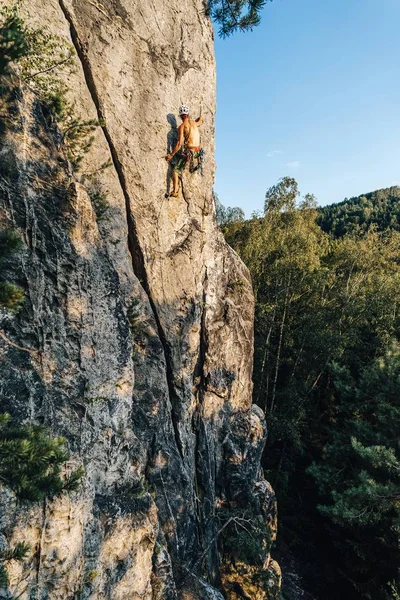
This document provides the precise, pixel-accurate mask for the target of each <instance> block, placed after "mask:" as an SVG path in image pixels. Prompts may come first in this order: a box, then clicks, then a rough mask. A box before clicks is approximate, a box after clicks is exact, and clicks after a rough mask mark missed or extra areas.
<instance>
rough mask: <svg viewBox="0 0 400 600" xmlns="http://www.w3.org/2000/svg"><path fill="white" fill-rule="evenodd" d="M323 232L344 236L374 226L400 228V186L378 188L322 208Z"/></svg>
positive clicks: (321, 223) (383, 228) (320, 219)
mask: <svg viewBox="0 0 400 600" xmlns="http://www.w3.org/2000/svg"><path fill="white" fill-rule="evenodd" d="M318 212H319V216H318V224H319V225H320V226H321V228H322V230H323V231H326V232H327V233H332V234H333V235H334V236H335V237H340V236H342V235H346V234H348V233H356V232H365V231H369V230H370V229H372V228H374V229H376V230H377V231H384V230H385V229H388V228H390V229H396V231H399V230H400V186H395V187H390V188H385V189H383V190H376V191H375V192H371V193H369V194H363V195H362V196H357V197H355V198H350V199H347V198H346V199H345V200H343V202H339V203H337V204H330V205H328V206H323V207H321V208H319V209H318Z"/></svg>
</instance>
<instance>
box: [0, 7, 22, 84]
mask: <svg viewBox="0 0 400 600" xmlns="http://www.w3.org/2000/svg"><path fill="white" fill-rule="evenodd" d="M27 51H28V48H27V44H26V40H25V35H24V27H23V22H22V20H21V19H20V18H19V17H18V16H17V14H16V13H15V11H11V12H10V11H8V14H7V13H6V15H5V18H4V22H3V23H2V24H0V76H2V75H4V74H5V73H7V71H8V69H9V65H10V64H11V63H13V62H15V61H17V60H19V59H20V58H22V57H23V56H26V54H27Z"/></svg>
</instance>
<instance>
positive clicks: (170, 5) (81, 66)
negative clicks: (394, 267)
mask: <svg viewBox="0 0 400 600" xmlns="http://www.w3.org/2000/svg"><path fill="white" fill-rule="evenodd" d="M23 10H24V11H25V16H26V18H27V20H28V22H29V23H30V24H32V26H43V25H46V26H48V27H49V29H50V30H51V31H53V32H55V33H57V35H61V36H62V37H63V38H64V39H65V40H66V42H68V43H70V44H72V46H73V48H74V49H75V53H76V63H77V69H76V72H75V73H74V74H72V75H69V76H68V78H67V80H66V84H67V86H68V88H69V95H70V99H71V102H73V103H74V106H75V110H76V111H77V114H78V115H79V116H80V117H81V118H82V119H83V120H88V119H99V121H101V123H102V127H98V128H97V130H96V132H95V135H94V143H93V146H92V148H91V150H90V152H88V153H87V155H85V158H84V161H83V163H82V165H81V167H80V171H79V172H75V173H74V172H72V170H71V165H70V164H69V162H68V160H67V159H66V156H65V153H64V151H63V145H62V143H60V139H61V137H62V136H61V137H60V131H59V129H58V127H57V125H56V124H54V123H53V122H52V121H51V120H49V118H48V115H47V114H46V111H45V108H44V106H43V105H42V104H41V103H40V102H39V101H38V99H37V97H36V96H35V94H34V93H32V91H30V90H29V87H28V86H26V85H20V84H19V83H17V82H12V83H10V94H9V97H7V98H6V99H3V101H4V102H6V104H7V110H8V111H9V112H10V114H12V115H13V123H12V125H10V126H8V125H7V126H6V127H5V128H4V130H2V132H1V133H0V135H1V140H0V141H1V154H2V163H1V164H0V226H1V228H5V227H13V228H15V229H16V230H17V231H19V232H20V234H21V236H22V237H23V240H24V243H25V249H24V251H23V252H22V253H21V254H20V255H18V257H16V258H15V261H14V264H13V266H12V270H11V271H10V273H9V279H10V280H13V281H15V282H16V283H18V284H19V285H21V286H22V287H23V288H24V289H25V292H26V298H27V299H26V302H25V305H24V307H23V309H22V310H21V311H20V312H19V313H18V314H16V315H10V314H6V313H4V314H2V315H1V323H0V328H1V330H2V331H3V332H4V334H5V336H6V337H5V338H2V339H1V340H0V346H1V355H2V362H1V364H0V378H1V387H0V397H1V410H2V411H4V410H7V411H8V412H10V413H11V414H12V415H13V418H14V419H15V421H16V422H28V421H32V420H33V421H35V422H39V423H43V424H44V425H46V426H47V427H48V428H49V429H50V430H51V431H52V432H54V433H55V434H61V435H63V436H65V437H66V438H67V440H68V443H69V447H70V450H71V453H72V459H71V465H68V468H73V466H74V465H77V464H83V465H84V467H85V471H86V476H85V480H84V482H83V485H82V487H81V489H80V490H79V492H76V493H74V494H71V495H70V496H63V497H61V498H59V499H56V500H54V501H46V502H45V504H44V505H43V506H35V507H29V508H24V507H20V506H19V505H17V504H16V503H15V502H14V501H13V500H12V498H11V499H10V500H9V502H11V504H12V507H13V508H12V510H7V511H6V510H5V504H4V503H2V504H1V507H0V523H1V527H2V533H3V535H4V536H5V539H6V540H7V541H8V543H13V542H15V541H18V540H29V541H30V543H31V545H32V549H33V553H32V555H31V556H30V558H29V559H27V561H26V562H25V563H24V564H22V565H12V566H11V568H10V581H11V589H12V590H14V591H17V592H18V593H19V594H21V596H20V597H21V599H22V600H25V599H27V598H28V594H29V589H30V590H34V591H32V594H33V595H32V594H31V596H30V598H41V599H43V600H44V599H47V598H48V599H52V600H53V599H56V598H75V597H78V595H79V597H80V598H82V599H84V598H92V599H96V600H97V599H99V600H100V599H101V600H102V599H105V598H109V599H111V598H112V600H119V599H121V600H122V599H125V598H130V599H139V598H141V599H150V598H152V599H153V600H154V599H157V600H172V599H175V598H192V597H193V598H200V599H201V598H204V599H206V598H215V599H217V598H221V597H222V596H221V592H219V591H217V589H216V588H220V589H222V588H221V569H220V566H221V557H220V552H221V547H220V539H219V537H220V536H219V531H220V527H221V523H220V521H219V517H218V514H217V513H218V507H219V506H220V505H222V504H224V505H226V504H228V505H229V504H232V505H233V504H235V505H239V504H243V503H244V504H246V503H249V504H251V506H252V509H253V512H254V515H256V516H257V518H258V517H260V518H262V519H263V521H264V522H265V523H267V524H268V526H269V527H271V531H272V534H271V535H275V529H276V510H275V505H274V496H273V492H272V490H271V489H270V487H269V486H268V484H267V483H266V482H265V481H264V479H263V477H262V473H261V472H260V457H261V452H262V448H263V444H264V440H265V423H264V417H263V414H262V412H260V411H259V410H258V409H257V408H255V407H253V408H252V407H251V392H252V383H251V374H252V359H253V311H254V301H253V295H252V290H251V282H250V277H249V274H248V271H247V269H246V268H245V266H244V265H243V263H242V262H241V261H240V260H239V258H238V257H237V255H236V254H235V253H234V252H233V250H231V249H230V248H229V247H228V246H227V244H226V243H225V241H224V239H223V236H222V234H221V233H220V232H219V230H218V228H217V225H216V219H215V208H214V204H213V196H212V185H213V179H214V160H213V153H214V113H215V64H214V54H213V31H212V25H211V23H210V21H209V19H208V17H207V16H206V15H205V12H204V5H203V2H202V0H190V2H189V3H185V4H182V3H181V2H178V1H177V0H168V1H167V2H165V3H161V2H159V1H158V0H152V1H150V2H143V1H141V0H139V1H136V0H135V1H134V2H132V1H131V0H129V1H128V0H109V2H107V3H100V2H97V1H92V0H79V2H78V1H77V0H31V1H30V2H29V5H28V4H26V5H25V6H24V7H23ZM181 101H185V102H186V103H188V104H189V105H190V106H191V108H192V114H193V116H194V117H196V116H197V115H198V113H199V112H200V111H202V112H203V115H204V118H205V124H204V127H203V132H202V140H203V145H204V147H205V150H206V156H207V162H206V165H205V169H204V171H205V173H204V176H201V175H200V174H194V175H190V174H189V173H185V174H184V179H183V193H182V194H181V195H180V196H179V197H178V198H166V193H167V192H168V166H167V164H166V162H165V160H164V159H163V156H164V155H165V154H166V153H167V150H169V149H170V148H171V144H172V143H173V140H174V137H175V136H176V120H175V116H174V113H175V112H176V110H177V107H178V105H179V104H180V103H181ZM105 163H109V164H110V165H111V166H109V167H108V168H100V166H101V165H104V164H105ZM93 172H96V173H97V176H96V185H97V186H99V188H98V189H100V190H103V191H104V196H105V198H106V202H107V208H106V218H101V215H100V214H99V211H98V206H96V193H97V192H96V190H93V188H91V187H90V186H88V184H87V177H86V178H85V173H93ZM96 211H97V212H96ZM7 340H8V341H7ZM5 493H6V492H5ZM6 495H7V493H6ZM7 497H8V496H7ZM266 560H269V557H266ZM21 578H23V579H24V581H25V582H27V583H28V588H27V591H26V592H24V591H23V590H21V584H20V581H21ZM74 594H75V595H74Z"/></svg>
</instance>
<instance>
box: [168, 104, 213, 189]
mask: <svg viewBox="0 0 400 600" xmlns="http://www.w3.org/2000/svg"><path fill="white" fill-rule="evenodd" d="M179 116H180V118H181V119H182V124H181V125H179V127H178V141H177V143H176V146H175V148H174V149H173V150H172V152H171V153H170V154H167V156H166V157H165V160H166V161H167V162H169V161H170V160H171V159H172V158H173V157H174V156H175V155H177V157H176V161H175V162H174V164H173V166H172V186H173V187H172V192H171V193H170V196H172V197H173V198H177V196H178V193H179V177H182V173H183V171H184V170H185V168H186V166H187V165H188V164H189V170H190V172H191V173H194V172H195V171H197V169H199V168H201V161H202V158H203V154H204V151H203V149H202V148H201V146H200V131H199V127H200V126H201V125H202V124H203V117H202V116H201V115H200V117H199V118H198V119H196V121H193V120H192V119H191V118H190V115H189V107H188V106H186V105H185V104H182V106H180V107H179ZM195 161H197V164H196V166H195V164H194V163H195Z"/></svg>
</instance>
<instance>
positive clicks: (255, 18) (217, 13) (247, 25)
mask: <svg viewBox="0 0 400 600" xmlns="http://www.w3.org/2000/svg"><path fill="white" fill-rule="evenodd" d="M206 2H207V13H208V14H210V15H211V17H212V18H213V19H214V21H216V23H218V25H219V31H218V33H219V35H220V37H228V36H229V35H231V34H232V33H234V32H235V31H237V30H239V31H247V30H249V29H250V30H252V29H253V27H256V26H257V25H258V24H259V23H260V20H261V19H260V12H261V10H262V9H263V8H264V6H265V5H266V3H267V0H206Z"/></svg>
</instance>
